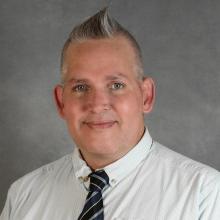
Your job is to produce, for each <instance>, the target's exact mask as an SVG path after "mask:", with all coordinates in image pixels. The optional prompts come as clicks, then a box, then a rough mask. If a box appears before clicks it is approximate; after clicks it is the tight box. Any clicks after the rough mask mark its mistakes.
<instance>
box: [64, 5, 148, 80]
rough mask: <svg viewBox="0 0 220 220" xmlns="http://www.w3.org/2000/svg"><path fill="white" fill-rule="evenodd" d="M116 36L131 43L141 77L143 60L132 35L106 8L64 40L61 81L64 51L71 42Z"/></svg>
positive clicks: (76, 28) (140, 76)
mask: <svg viewBox="0 0 220 220" xmlns="http://www.w3.org/2000/svg"><path fill="white" fill-rule="evenodd" d="M116 36H123V37H124V38H125V39H127V40H128V42H129V43H130V44H131V46H132V48H133V49H134V52H135V56H136V64H137V65H136V72H137V74H138V78H140V79H142V78H143V75H144V74H143V62H142V55H141V49H140V47H139V45H138V43H137V41H136V40H135V38H134V37H133V36H132V34H131V33H129V32H128V31H127V30H126V29H125V28H123V27H122V26H121V25H120V24H119V23H118V22H117V21H116V20H115V19H114V18H112V17H111V16H110V15H109V14H108V10H107V8H104V9H102V10H101V11H99V12H98V13H96V14H95V15H93V16H92V17H90V18H89V19H87V20H86V21H84V22H83V23H81V24H79V25H77V26H76V27H75V28H74V29H73V30H72V32H71V33H70V35H69V37H68V39H67V40H66V42H65V44H64V46H63V49H62V54H61V75H62V82H63V81H64V76H65V52H66V50H67V48H68V46H69V45H70V44H71V43H77V42H78V43H79V42H82V41H85V40H90V39H97V40H98V39H104V38H112V37H116Z"/></svg>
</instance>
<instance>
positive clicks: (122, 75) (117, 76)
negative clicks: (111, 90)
mask: <svg viewBox="0 0 220 220" xmlns="http://www.w3.org/2000/svg"><path fill="white" fill-rule="evenodd" d="M120 78H125V79H128V76H127V75H125V74H123V73H116V74H113V75H109V76H107V77H106V79H107V80H115V79H120Z"/></svg>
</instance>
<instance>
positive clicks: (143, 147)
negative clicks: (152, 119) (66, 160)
mask: <svg viewBox="0 0 220 220" xmlns="http://www.w3.org/2000/svg"><path fill="white" fill-rule="evenodd" d="M152 143H153V140H152V138H151V136H150V134H149V132H148V130H147V129H146V130H145V133H144V135H143V137H142V138H141V140H140V141H139V142H138V143H137V145H136V146H135V147H134V148H132V149H131V150H130V151H129V152H128V153H127V154H126V155H125V156H123V157H122V158H120V159H119V160H117V161H115V162H114V163H112V164H109V165H108V166H106V167H104V168H103V169H104V170H105V171H106V173H107V174H108V176H109V183H110V185H111V186H114V185H115V184H117V183H118V182H120V181H121V180H122V179H123V178H125V177H126V176H127V175H128V174H129V173H130V172H132V170H134V169H135V168H136V167H137V166H138V165H139V164H140V163H141V162H142V161H143V160H144V159H145V158H146V157H147V155H148V153H149V152H150V149H151V146H152ZM72 157H73V169H74V173H75V176H76V178H78V179H80V180H81V181H82V180H85V179H86V177H87V176H88V175H89V174H90V173H91V172H92V171H91V169H90V168H89V166H88V165H87V164H86V162H85V161H84V160H83V159H82V157H81V155H80V153H79V150H78V148H76V147H75V149H74V151H73V156H72Z"/></svg>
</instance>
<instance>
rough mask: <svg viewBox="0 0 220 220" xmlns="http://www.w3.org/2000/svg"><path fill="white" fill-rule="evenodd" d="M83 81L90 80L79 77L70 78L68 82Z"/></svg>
mask: <svg viewBox="0 0 220 220" xmlns="http://www.w3.org/2000/svg"><path fill="white" fill-rule="evenodd" d="M73 82H74V83H83V82H88V79H83V78H82V79H77V78H70V79H68V80H67V83H73Z"/></svg>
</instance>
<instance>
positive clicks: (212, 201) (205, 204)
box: [199, 173, 220, 220]
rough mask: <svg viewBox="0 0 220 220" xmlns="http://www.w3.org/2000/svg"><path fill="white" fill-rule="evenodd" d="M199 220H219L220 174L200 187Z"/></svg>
mask: <svg viewBox="0 0 220 220" xmlns="http://www.w3.org/2000/svg"><path fill="white" fill-rule="evenodd" d="M207 179H208V178H207ZM199 220H220V173H218V175H217V176H215V178H212V179H211V180H209V181H206V183H205V184H204V186H203V187H202V190H201V194H200V202H199Z"/></svg>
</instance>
